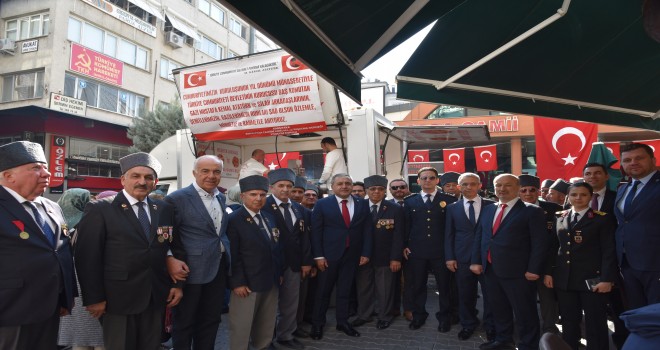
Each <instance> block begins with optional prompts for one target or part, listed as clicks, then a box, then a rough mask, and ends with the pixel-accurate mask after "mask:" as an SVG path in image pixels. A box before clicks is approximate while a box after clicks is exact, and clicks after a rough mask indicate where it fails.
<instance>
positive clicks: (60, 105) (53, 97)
mask: <svg viewBox="0 0 660 350" xmlns="http://www.w3.org/2000/svg"><path fill="white" fill-rule="evenodd" d="M50 109H53V110H56V111H60V112H64V113H69V114H75V115H85V114H86V113H87V102H86V101H83V100H78V99H75V98H73V97H68V96H64V95H60V94H56V93H54V92H51V94H50Z"/></svg>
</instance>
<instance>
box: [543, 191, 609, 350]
mask: <svg viewBox="0 0 660 350" xmlns="http://www.w3.org/2000/svg"><path fill="white" fill-rule="evenodd" d="M592 195H593V188H592V187H591V185H589V184H587V183H584V182H580V183H575V184H572V185H571V186H570V187H569V192H568V199H569V202H570V204H571V205H572V208H571V209H568V210H564V211H561V212H558V213H557V238H556V239H552V240H551V242H550V247H551V252H552V253H551V254H550V255H549V258H548V264H547V270H546V276H545V279H544V283H545V285H546V286H547V287H548V288H554V289H555V290H556V292H557V299H558V301H559V311H560V314H561V319H562V338H563V339H564V341H566V342H567V343H568V345H570V346H571V348H573V349H574V350H577V349H578V345H579V342H580V334H581V333H580V323H581V320H582V311H584V323H585V333H586V338H587V349H588V350H598V349H609V337H608V330H607V314H606V298H605V295H604V294H605V293H608V292H610V290H611V289H612V283H613V281H615V280H616V279H615V278H616V274H617V265H616V253H615V242H614V230H615V223H614V221H613V220H612V218H610V217H608V216H607V215H606V214H605V213H603V212H599V211H595V210H592V209H591V208H590V207H589V204H590V202H591V197H592Z"/></svg>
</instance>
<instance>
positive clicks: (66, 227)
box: [61, 223, 69, 237]
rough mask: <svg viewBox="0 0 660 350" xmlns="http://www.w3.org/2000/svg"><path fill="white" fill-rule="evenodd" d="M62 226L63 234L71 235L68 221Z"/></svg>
mask: <svg viewBox="0 0 660 350" xmlns="http://www.w3.org/2000/svg"><path fill="white" fill-rule="evenodd" d="M61 227H62V234H63V235H64V236H65V237H69V226H68V225H67V224H66V223H63V224H62V225H61Z"/></svg>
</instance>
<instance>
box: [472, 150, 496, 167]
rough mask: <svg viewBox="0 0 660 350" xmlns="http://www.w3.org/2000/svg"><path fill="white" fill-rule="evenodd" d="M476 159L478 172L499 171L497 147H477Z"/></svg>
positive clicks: (475, 151)
mask: <svg viewBox="0 0 660 350" xmlns="http://www.w3.org/2000/svg"><path fill="white" fill-rule="evenodd" d="M474 159H475V161H476V163H477V171H492V170H497V146H496V145H490V146H480V147H475V148H474Z"/></svg>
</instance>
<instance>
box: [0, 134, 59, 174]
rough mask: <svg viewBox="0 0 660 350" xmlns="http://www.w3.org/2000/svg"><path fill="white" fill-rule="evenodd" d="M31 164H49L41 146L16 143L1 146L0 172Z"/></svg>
mask: <svg viewBox="0 0 660 350" xmlns="http://www.w3.org/2000/svg"><path fill="white" fill-rule="evenodd" d="M29 163H44V164H46V163H48V161H47V160H46V155H45V154H44V149H43V148H41V145H40V144H38V143H34V142H29V141H16V142H11V143H8V144H6V145H3V146H0V171H4V170H7V169H12V168H15V167H17V166H21V165H23V164H29Z"/></svg>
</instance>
